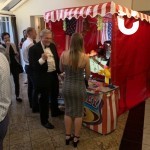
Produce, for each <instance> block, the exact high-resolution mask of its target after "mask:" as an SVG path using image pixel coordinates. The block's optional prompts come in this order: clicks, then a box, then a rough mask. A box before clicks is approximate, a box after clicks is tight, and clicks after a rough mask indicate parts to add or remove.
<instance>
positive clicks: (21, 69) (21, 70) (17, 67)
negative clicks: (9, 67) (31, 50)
mask: <svg viewBox="0 0 150 150" xmlns="http://www.w3.org/2000/svg"><path fill="white" fill-rule="evenodd" d="M16 71H17V72H18V73H23V72H24V70H23V67H22V65H21V64H19V63H18V62H17V64H16Z"/></svg>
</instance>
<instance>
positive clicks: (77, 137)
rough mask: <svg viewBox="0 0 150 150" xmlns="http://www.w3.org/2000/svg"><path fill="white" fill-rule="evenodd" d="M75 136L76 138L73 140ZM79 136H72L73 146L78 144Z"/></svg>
mask: <svg viewBox="0 0 150 150" xmlns="http://www.w3.org/2000/svg"><path fill="white" fill-rule="evenodd" d="M75 138H76V140H75ZM79 138H80V137H79V136H74V139H73V146H74V147H77V145H78V143H79Z"/></svg>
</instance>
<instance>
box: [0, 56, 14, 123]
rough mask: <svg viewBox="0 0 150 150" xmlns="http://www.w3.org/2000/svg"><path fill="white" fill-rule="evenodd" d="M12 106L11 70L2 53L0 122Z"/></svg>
mask: <svg viewBox="0 0 150 150" xmlns="http://www.w3.org/2000/svg"><path fill="white" fill-rule="evenodd" d="M10 104H11V82H10V68H9V63H8V61H7V59H6V57H5V56H4V55H3V54H2V53H0V122H1V121H3V119H4V118H5V117H6V115H7V112H8V109H9V106H10Z"/></svg>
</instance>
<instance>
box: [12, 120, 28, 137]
mask: <svg viewBox="0 0 150 150" xmlns="http://www.w3.org/2000/svg"><path fill="white" fill-rule="evenodd" d="M25 131H29V127H28V124H27V122H26V123H18V124H10V126H9V133H10V134H16V132H25Z"/></svg>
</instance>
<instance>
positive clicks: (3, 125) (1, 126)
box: [0, 114, 9, 150]
mask: <svg viewBox="0 0 150 150" xmlns="http://www.w3.org/2000/svg"><path fill="white" fill-rule="evenodd" d="M8 123H9V117H8V114H7V115H6V117H5V118H4V120H3V121H2V122H0V150H3V140H4V138H5V136H6V133H7V128H8Z"/></svg>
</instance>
